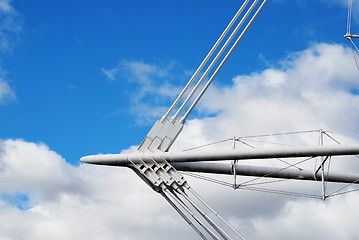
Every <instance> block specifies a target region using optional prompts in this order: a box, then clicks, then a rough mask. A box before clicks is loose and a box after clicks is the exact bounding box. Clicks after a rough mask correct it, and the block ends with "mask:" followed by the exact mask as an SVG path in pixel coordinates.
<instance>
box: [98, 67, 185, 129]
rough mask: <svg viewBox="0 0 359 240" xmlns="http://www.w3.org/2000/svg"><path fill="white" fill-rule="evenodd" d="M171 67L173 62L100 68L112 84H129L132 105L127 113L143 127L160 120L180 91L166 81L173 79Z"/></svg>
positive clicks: (128, 92) (127, 89)
mask: <svg viewBox="0 0 359 240" xmlns="http://www.w3.org/2000/svg"><path fill="white" fill-rule="evenodd" d="M174 68H175V66H174V63H167V64H148V63H144V62H141V61H129V60H122V61H120V63H119V64H118V65H117V66H116V67H114V68H111V69H105V68H101V71H102V73H103V74H104V75H105V76H106V77H107V78H108V79H109V80H111V81H121V82H122V84H124V85H126V84H128V86H129V87H128V88H126V91H127V94H128V96H129V100H130V103H131V106H130V113H131V114H132V115H133V116H134V117H135V120H136V123H137V124H140V125H142V124H148V123H152V122H153V121H154V120H155V119H158V118H160V117H161V115H162V114H164V113H165V110H166V107H165V106H166V105H164V104H167V103H168V100H170V99H171V100H172V99H173V98H174V97H175V96H176V94H177V93H179V91H180V90H181V89H180V88H179V87H178V86H175V85H173V84H171V83H170V81H169V80H171V79H174V78H175V77H176V76H175V74H174V71H175V69H174ZM175 80H178V79H175Z"/></svg>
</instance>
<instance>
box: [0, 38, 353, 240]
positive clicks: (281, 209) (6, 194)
mask: <svg viewBox="0 0 359 240" xmlns="http://www.w3.org/2000/svg"><path fill="white" fill-rule="evenodd" d="M351 54H352V53H351V52H350V51H349V50H348V49H346V48H344V47H342V46H340V45H330V44H316V45H313V46H312V47H310V48H309V49H307V50H305V51H302V52H298V53H294V54H291V55H289V56H288V57H287V58H286V59H284V60H283V61H281V62H280V63H279V64H278V67H276V68H271V69H266V70H264V71H261V72H255V73H252V74H251V75H248V76H237V77H235V78H234V79H233V81H232V84H231V85H227V86H225V87H216V86H213V87H212V88H210V91H209V92H208V94H207V95H206V97H205V99H203V101H201V103H200V106H199V111H202V112H204V113H208V114H211V116H212V117H207V118H203V119H192V120H188V122H187V125H186V127H185V128H184V131H183V132H182V134H181V135H180V137H179V139H178V141H177V142H176V143H175V145H174V147H173V149H172V150H180V149H183V148H186V147H189V146H194V145H198V144H201V143H206V142H209V141H213V140H219V139H221V138H223V137H224V138H228V137H232V136H233V135H247V134H258V133H268V132H271V133H273V132H278V131H279V132H283V131H293V130H303V129H304V130H308V129H318V128H324V129H328V128H329V129H333V128H335V129H336V130H341V131H345V132H358V129H359V126H358V120H359V119H358V117H359V103H358V101H359V96H358V95H357V94H356V92H357V91H354V90H355V89H358V87H359V81H358V72H357V70H356V68H355V65H354V63H352V61H351V57H352V55H351ZM142 67H144V66H142ZM147 67H148V66H147ZM147 67H145V68H142V69H145V70H143V71H144V72H147V73H148V72H151V71H152V70H151V68H147ZM139 68H141V67H139ZM136 69H138V68H136ZM142 73H143V72H141V73H136V74H137V75H136V76H139V78H141V74H142ZM131 74H132V75H131V76H135V72H131ZM145 76H147V75H146V74H145ZM145 76H144V77H143V78H142V79H141V81H143V82H146V81H147V80H148V78H146V77H145ZM149 81H150V80H149ZM150 82H151V81H150ZM152 84H153V83H149V85H150V86H152ZM272 140H276V139H274V138H273V139H272ZM345 140H348V141H354V140H353V139H351V137H347V138H345ZM316 141H317V139H316V140H315V141H314V142H316ZM298 142H300V143H302V144H305V143H308V139H306V138H302V139H299V140H298V141H297V143H298ZM343 169H344V170H345V169H346V170H347V168H343ZM352 170H354V168H353V169H352ZM230 178H231V179H232V176H230ZM189 184H190V185H191V186H192V187H193V188H194V189H196V190H197V191H198V192H199V193H200V194H201V195H203V197H204V198H205V199H207V200H208V201H209V202H210V203H211V204H212V205H213V206H214V207H215V209H216V210H218V211H219V212H220V213H223V215H224V217H225V218H227V219H229V220H230V221H231V223H232V224H233V225H234V226H235V227H236V228H237V229H238V230H239V231H240V232H241V233H242V234H243V235H244V236H245V237H247V239H284V238H290V239H304V238H305V239H338V238H345V239H357V238H358V237H359V236H358V232H357V227H356V225H355V222H356V221H355V220H356V219H355V218H356V213H357V212H358V211H359V208H358V206H357V204H356V203H357V202H358V198H359V194H358V193H355V192H354V193H351V194H349V195H342V196H338V197H337V198H331V199H329V200H328V201H326V202H322V201H320V200H312V199H309V200H308V199H303V198H297V197H293V196H291V197H286V196H282V195H272V194H265V193H257V192H248V191H242V190H237V191H233V189H230V188H225V187H220V186H214V185H211V184H209V183H207V182H201V181H198V180H195V179H191V178H189ZM284 185H285V184H284ZM290 186H292V185H290ZM297 186H298V184H297ZM307 186H308V187H309V188H310V189H311V186H310V185H307V184H305V183H301V184H300V186H299V188H303V189H304V188H307ZM316 190H318V187H317V185H316ZM319 191H320V189H319ZM0 212H1V218H0V239H30V240H31V239H36V240H38V239H55V240H56V239H69V240H71V239H107V240H111V239H119V238H120V239H131V240H135V239H144V238H146V239H173V240H176V239H193V238H196V237H197V236H196V234H195V233H194V232H193V230H192V229H191V228H190V227H189V226H188V225H187V224H186V223H185V221H183V220H182V219H181V218H180V217H179V216H177V214H176V213H175V211H174V210H173V209H172V208H171V207H170V206H169V205H168V203H167V202H166V201H165V200H164V199H163V198H162V197H161V196H160V195H159V194H156V193H154V192H153V191H152V190H151V189H150V188H149V187H148V186H147V185H146V184H145V183H144V182H142V180H141V179H139V178H138V177H137V176H136V175H135V174H134V173H133V172H132V171H131V170H129V169H122V168H115V167H100V166H90V165H85V164H81V165H79V166H73V165H70V164H69V163H67V162H66V161H65V160H64V159H63V158H62V157H61V156H60V155H59V154H58V153H56V152H54V151H52V150H51V149H49V147H48V146H46V145H45V144H43V143H30V142H26V141H23V140H3V141H1V142H0Z"/></svg>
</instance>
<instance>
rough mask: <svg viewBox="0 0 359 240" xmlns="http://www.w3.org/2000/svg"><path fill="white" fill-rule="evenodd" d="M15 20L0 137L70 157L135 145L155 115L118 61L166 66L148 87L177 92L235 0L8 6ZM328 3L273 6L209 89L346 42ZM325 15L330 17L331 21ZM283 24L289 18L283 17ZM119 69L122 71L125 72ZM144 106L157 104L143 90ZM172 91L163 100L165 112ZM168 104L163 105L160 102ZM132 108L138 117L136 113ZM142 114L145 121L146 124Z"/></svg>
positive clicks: (341, 19) (342, 13)
mask: <svg viewBox="0 0 359 240" xmlns="http://www.w3.org/2000/svg"><path fill="white" fill-rule="evenodd" d="M11 5H12V6H13V8H14V10H15V11H16V16H15V17H14V18H15V20H14V21H15V23H14V24H17V25H18V27H19V28H20V29H21V30H19V31H18V32H12V33H11V34H10V33H9V34H8V36H7V37H8V38H9V39H8V41H9V45H10V46H9V47H8V48H9V49H3V51H2V52H1V64H2V76H3V78H4V79H6V81H7V82H8V83H9V85H10V86H11V88H12V89H13V91H14V93H15V95H16V98H15V99H12V100H8V101H7V102H6V103H5V104H2V105H1V107H0V111H1V115H2V116H4V117H2V118H1V120H0V121H1V122H0V123H1V124H0V125H1V126H2V129H1V133H2V138H4V139H7V138H12V139H16V138H21V139H24V140H27V141H33V142H44V143H46V144H48V145H49V146H50V147H51V149H53V150H55V151H57V152H59V153H60V154H61V155H62V156H63V157H64V158H65V159H66V160H67V161H69V162H71V163H74V164H77V163H78V159H79V158H80V157H81V156H82V155H86V154H92V153H99V152H103V153H110V152H119V151H120V150H121V149H124V148H127V147H129V146H130V145H136V144H138V143H139V142H141V140H142V138H143V137H144V136H145V134H146V132H147V131H148V130H149V128H150V126H151V125H152V123H153V122H154V121H155V120H157V118H159V117H160V115H159V114H157V115H156V116H148V117H145V116H143V114H142V113H141V109H134V106H133V104H135V103H131V98H133V97H134V96H135V95H136V91H140V90H139V88H140V86H138V84H139V83H138V82H136V81H129V79H128V78H129V77H128V75H126V69H124V68H125V67H123V68H122V70H120V73H119V74H117V76H116V79H114V80H111V79H108V78H107V77H106V75H105V74H103V71H102V69H113V68H115V67H117V66H119V64H120V63H121V61H130V62H141V63H144V64H148V65H152V66H159V67H162V68H167V69H168V70H166V71H167V73H166V76H165V77H163V78H161V77H159V76H156V75H155V74H154V75H152V76H150V77H151V78H152V79H153V81H157V80H158V81H168V82H170V83H171V84H172V85H173V86H183V85H184V83H185V82H186V80H187V79H188V77H189V73H190V72H191V71H194V69H196V67H197V65H198V64H199V63H200V61H201V60H202V58H203V57H204V56H205V54H206V53H207V51H208V50H209V49H210V47H211V46H212V44H213V43H214V41H215V40H216V39H217V37H218V36H219V34H220V33H221V31H222V30H223V29H224V27H225V26H226V24H227V23H228V22H229V20H230V19H231V18H232V16H233V15H234V13H235V12H236V11H237V8H238V6H239V2H238V1H227V2H225V3H223V2H221V1H194V2H193V1H182V2H174V1H158V2H155V3H153V2H147V1H101V2H98V1H75V2H73V1H21V0H19V1H12V2H11ZM338 6H340V5H339V4H335V3H333V2H330V3H326V2H325V1H314V2H313V1H270V2H269V3H268V4H267V6H266V7H265V8H264V11H263V12H262V13H261V15H260V17H259V18H258V20H257V21H256V22H255V24H254V25H253V27H252V28H251V29H250V31H249V32H248V34H247V35H246V36H245V38H244V40H243V41H242V42H241V43H240V44H239V46H238V49H236V52H235V54H234V55H233V56H232V57H231V58H230V60H229V61H228V64H226V66H225V67H224V69H223V70H222V72H221V74H220V75H219V76H218V79H217V80H216V81H215V84H229V83H230V81H229V80H228V79H229V78H232V77H233V76H235V75H238V74H248V73H251V72H255V71H258V70H261V69H264V68H265V67H268V64H271V63H273V64H274V63H275V62H276V61H277V60H278V59H281V58H283V57H284V56H286V54H288V53H290V52H295V51H299V50H302V49H304V48H305V47H307V46H310V44H311V43H312V42H317V41H319V42H321V41H324V42H336V43H340V44H346V42H345V39H344V38H343V37H342V36H343V34H344V33H345V27H346V23H345V22H346V9H345V8H340V7H338ZM329 16H330V17H329ZM284 19H285V20H284ZM121 73H122V74H121ZM147 95H148V96H146V98H143V99H141V101H147V103H146V104H149V103H150V101H153V99H154V96H151V94H149V93H148V94H147ZM173 96H174V95H173V94H172V95H171V96H170V97H168V98H161V100H162V101H163V103H157V104H158V105H161V106H162V107H163V109H165V107H166V106H169V103H170V101H169V100H171V97H173ZM166 104H167V105H166ZM136 111H139V112H138V113H137V112H136ZM145 118H148V119H146V120H144V119H145Z"/></svg>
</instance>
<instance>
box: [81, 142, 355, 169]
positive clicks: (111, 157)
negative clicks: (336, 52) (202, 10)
mask: <svg viewBox="0 0 359 240" xmlns="http://www.w3.org/2000/svg"><path fill="white" fill-rule="evenodd" d="M358 154H359V145H358V144H357V145H347V146H344V145H335V146H314V147H313V146H311V147H291V148H263V149H249V150H239V149H233V150H219V151H212V152H211V151H188V152H179V153H173V152H160V153H134V154H103V155H90V156H85V157H82V158H81V161H82V162H85V163H89V164H97V165H109V166H123V167H127V166H128V165H129V164H130V163H136V162H142V161H143V162H152V161H159V162H161V161H163V160H166V161H167V162H169V163H174V162H201V161H222V160H245V159H267V158H293V157H318V156H340V155H358Z"/></svg>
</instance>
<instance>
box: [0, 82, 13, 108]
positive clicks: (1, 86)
mask: <svg viewBox="0 0 359 240" xmlns="http://www.w3.org/2000/svg"><path fill="white" fill-rule="evenodd" d="M15 98H16V95H15V92H14V91H13V90H12V88H11V87H10V86H9V84H8V83H7V82H6V81H4V80H2V79H0V104H1V103H4V102H7V101H10V100H14V99H15Z"/></svg>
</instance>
